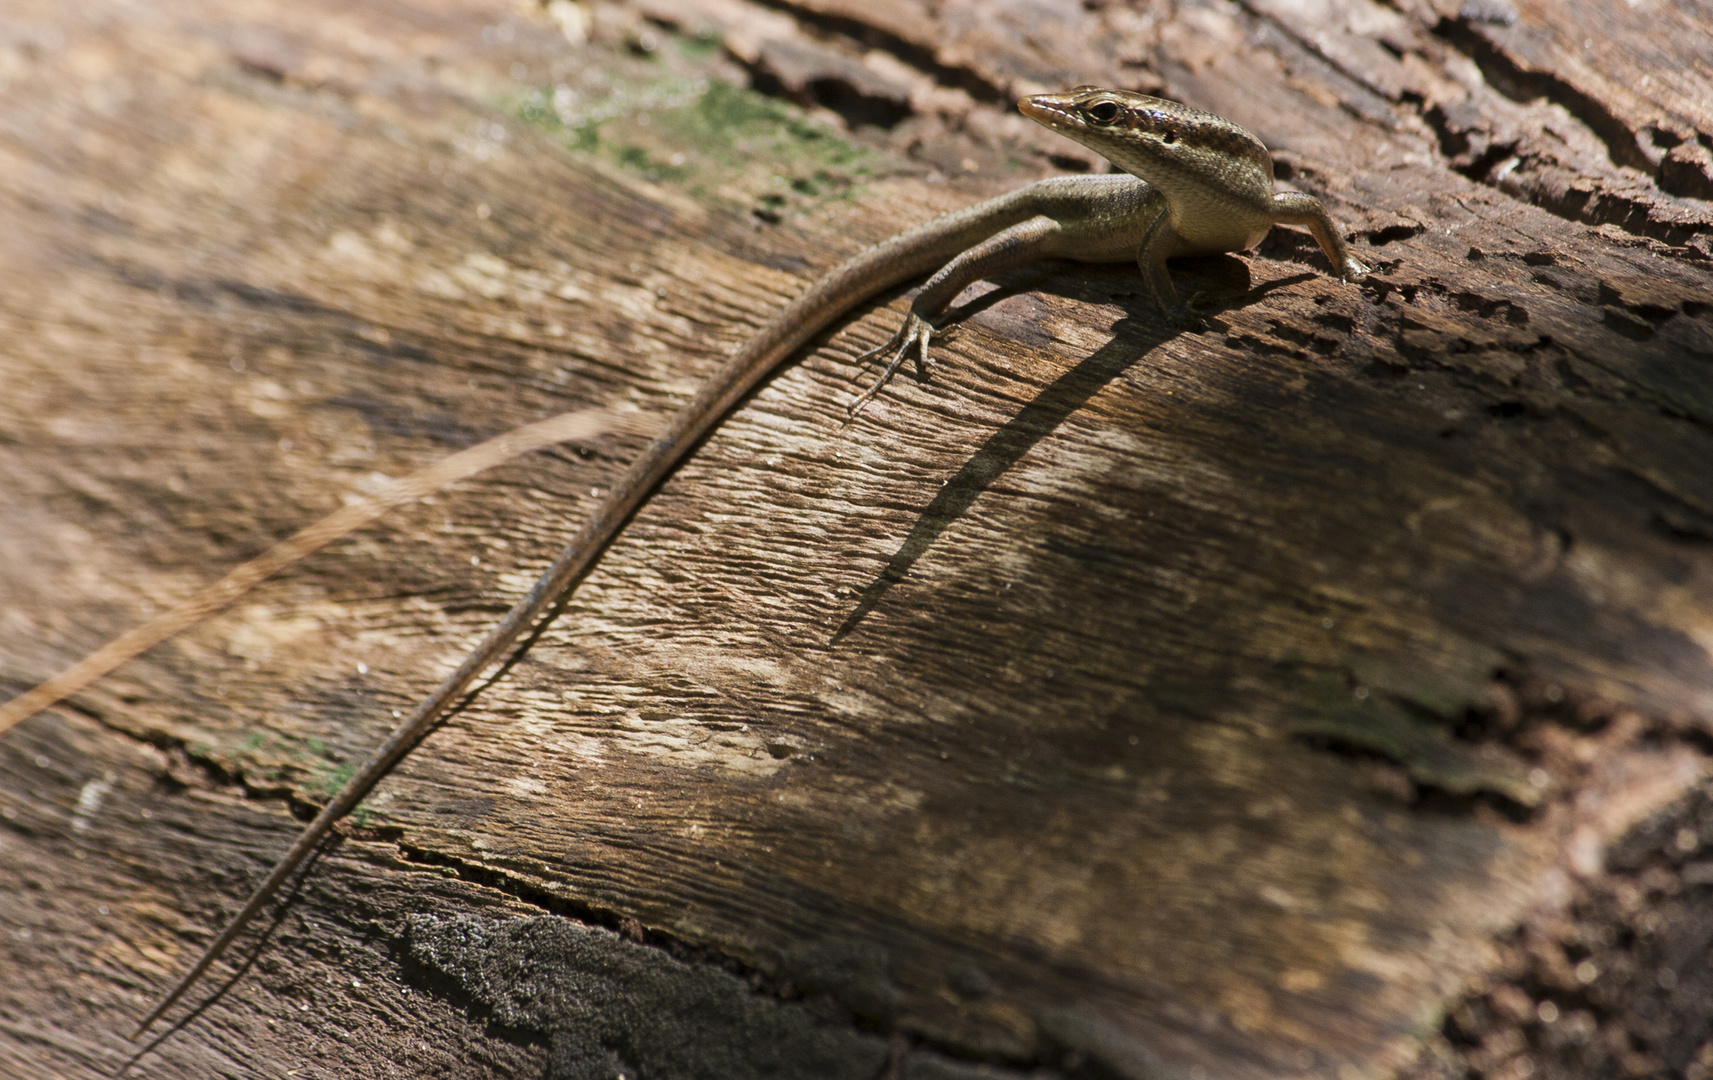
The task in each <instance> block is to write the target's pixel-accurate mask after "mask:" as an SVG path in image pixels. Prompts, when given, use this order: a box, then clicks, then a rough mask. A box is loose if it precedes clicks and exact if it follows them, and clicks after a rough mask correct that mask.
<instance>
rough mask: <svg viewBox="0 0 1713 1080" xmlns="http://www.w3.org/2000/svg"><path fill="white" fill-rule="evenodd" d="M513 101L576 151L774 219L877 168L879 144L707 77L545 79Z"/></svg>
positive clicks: (833, 197) (515, 108) (516, 109)
mask: <svg viewBox="0 0 1713 1080" xmlns="http://www.w3.org/2000/svg"><path fill="white" fill-rule="evenodd" d="M507 105H508V108H509V111H510V112H511V113H512V114H513V115H515V116H516V117H517V118H518V119H519V120H521V121H523V122H524V123H526V124H528V125H529V126H530V127H533V128H535V129H536V130H538V131H541V132H544V133H546V134H549V135H551V136H553V137H555V138H557V139H559V140H560V141H561V142H562V143H563V144H564V145H565V146H566V147H567V148H568V149H570V150H572V151H573V152H576V153H579V154H586V155H589V156H591V157H594V158H597V159H599V160H602V161H604V162H607V163H608V164H612V165H616V166H618V167H619V168H621V169H624V170H626V171H627V172H632V173H635V174H636V175H638V176H640V177H642V178H643V179H645V180H648V181H649V182H650V183H655V184H662V185H668V186H672V187H675V188H679V189H681V190H683V191H685V192H686V193H688V194H689V195H691V196H693V197H695V198H697V199H701V200H707V201H720V202H725V203H728V204H731V205H736V206H739V207H742V208H743V209H745V210H747V211H748V212H750V213H752V214H754V215H755V216H756V217H758V218H760V219H761V220H764V221H769V222H773V221H779V220H782V219H783V218H785V217H788V216H793V215H795V214H799V213H803V212H806V211H808V210H811V209H814V208H816V207H819V206H822V205H825V204H827V203H829V202H832V201H837V200H842V199H846V198H849V197H850V196H851V195H852V193H853V192H854V191H855V190H856V188H857V187H858V185H859V184H860V183H862V182H863V181H864V180H866V179H867V178H868V177H870V176H872V175H873V173H874V161H873V159H874V155H873V154H872V153H870V152H869V151H865V150H863V149H861V148H859V147H856V146H853V145H852V144H851V143H850V142H849V141H847V140H846V139H844V138H843V137H842V136H840V135H839V134H838V133H837V132H835V131H833V130H832V129H830V128H828V127H827V126H825V125H824V124H821V123H818V122H817V121H815V120H814V119H812V118H811V117H809V116H808V115H806V114H805V113H804V112H803V111H802V110H801V109H798V108H796V107H795V106H792V105H789V104H786V103H783V102H779V101H776V100H774V99H772V98H768V97H766V96H764V95H762V94H758V93H756V92H755V91H753V90H748V89H745V88H743V87H738V86H733V85H731V84H729V83H724V82H719V81H715V80H710V79H705V78H683V77H668V78H662V79H659V80H658V81H655V82H651V83H647V84H644V85H641V86H638V87H626V86H614V87H612V88H611V89H610V91H608V92H605V93H602V94H599V95H596V94H591V93H587V92H579V91H576V90H573V89H571V88H569V87H566V86H559V87H553V88H543V89H539V90H533V91H529V92H527V93H524V94H522V95H519V96H518V97H517V98H515V99H513V100H511V101H509V102H508V103H507Z"/></svg>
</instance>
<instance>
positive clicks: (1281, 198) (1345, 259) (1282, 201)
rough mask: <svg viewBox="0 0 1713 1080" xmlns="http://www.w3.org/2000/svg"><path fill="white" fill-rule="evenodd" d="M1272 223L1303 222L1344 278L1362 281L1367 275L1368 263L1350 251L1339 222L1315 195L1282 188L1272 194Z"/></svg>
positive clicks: (1302, 224)
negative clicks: (1339, 230) (1335, 223)
mask: <svg viewBox="0 0 1713 1080" xmlns="http://www.w3.org/2000/svg"><path fill="white" fill-rule="evenodd" d="M1273 224H1275V225H1300V226H1302V227H1303V228H1305V229H1307V230H1308V231H1309V232H1310V233H1312V234H1313V235H1314V238H1315V242H1316V243H1318V244H1319V245H1320V249H1321V250H1322V251H1324V252H1326V257H1327V259H1328V260H1329V261H1330V262H1331V263H1332V272H1333V273H1335V274H1337V275H1338V276H1339V277H1341V278H1343V279H1344V280H1345V281H1361V280H1362V279H1363V278H1365V277H1367V276H1368V267H1366V266H1364V265H1363V264H1362V263H1361V262H1359V261H1358V260H1357V259H1356V257H1355V256H1354V255H1352V254H1350V248H1349V247H1348V246H1346V245H1345V243H1344V237H1343V236H1340V235H1339V232H1338V226H1336V225H1334V224H1333V223H1332V218H1330V217H1329V216H1327V212H1326V207H1324V206H1322V205H1321V202H1320V200H1319V199H1317V198H1315V197H1314V196H1313V195H1304V194H1303V193H1302V192H1300V191H1281V192H1279V193H1278V194H1276V195H1274V196H1273Z"/></svg>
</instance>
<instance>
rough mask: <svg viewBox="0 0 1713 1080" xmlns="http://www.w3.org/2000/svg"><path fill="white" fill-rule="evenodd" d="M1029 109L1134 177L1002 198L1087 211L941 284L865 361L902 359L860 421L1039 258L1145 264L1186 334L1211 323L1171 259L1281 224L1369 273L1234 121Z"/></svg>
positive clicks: (1005, 236)
mask: <svg viewBox="0 0 1713 1080" xmlns="http://www.w3.org/2000/svg"><path fill="white" fill-rule="evenodd" d="M1017 107H1018V109H1020V110H1022V112H1023V115H1024V116H1027V117H1029V118H1030V119H1031V120H1034V121H1035V122H1036V123H1039V124H1041V125H1042V126H1044V127H1048V128H1051V129H1052V130H1054V131H1057V132H1059V133H1060V134H1061V135H1065V136H1068V137H1069V138H1072V139H1075V140H1076V141H1077V142H1080V143H1082V144H1083V145H1084V146H1086V147H1088V148H1089V149H1090V150H1093V151H1095V152H1097V153H1099V154H1100V155H1101V156H1102V157H1104V158H1106V159H1107V160H1108V161H1110V162H1112V163H1113V164H1114V165H1116V166H1118V167H1119V168H1121V169H1123V170H1124V171H1125V173H1127V174H1128V175H1126V176H1079V177H1066V178H1063V179H1059V180H1043V181H1041V182H1040V183H1038V184H1033V185H1031V186H1029V187H1026V188H1024V189H1022V190H1021V191H1019V192H1016V193H1015V194H1013V195H1009V196H1005V197H1003V198H1002V199H999V200H995V202H1002V201H1004V200H1005V199H1021V198H1028V197H1030V196H1031V195H1034V196H1035V197H1038V198H1043V199H1048V198H1051V196H1048V194H1047V193H1048V192H1049V191H1051V192H1052V193H1054V195H1056V196H1058V197H1060V198H1063V199H1065V200H1066V201H1067V202H1069V203H1077V202H1080V203H1081V204H1082V205H1083V207H1084V209H1082V211H1081V212H1080V213H1078V212H1071V213H1066V212H1065V211H1064V210H1062V209H1057V208H1056V206H1054V205H1051V204H1048V205H1043V206H1042V208H1041V211H1040V213H1041V217H1039V218H1032V219H1030V220H1027V221H1024V222H1022V223H1020V224H1018V225H1015V226H1013V227H1011V228H1009V229H1007V230H1005V231H1004V232H1001V233H999V234H997V235H995V236H993V237H990V238H989V239H988V240H986V241H984V242H983V243H981V244H979V245H977V246H975V247H972V248H970V249H969V250H968V251H965V252H964V253H963V254H962V255H959V256H958V257H957V258H956V259H953V260H952V261H951V262H950V263H948V264H947V265H946V266H945V267H944V268H943V269H941V271H940V272H939V273H938V274H935V275H934V276H933V277H932V278H931V279H929V281H928V284H927V286H926V287H924V288H923V290H922V291H921V292H920V293H919V294H917V297H916V301H915V303H913V304H912V305H911V308H910V314H909V315H907V316H906V317H905V320H904V325H903V326H902V327H900V328H899V330H898V333H896V334H895V335H893V337H892V340H891V341H889V342H887V343H886V344H885V345H882V346H880V347H879V348H877V349H873V350H870V351H869V352H868V353H866V354H864V356H863V359H865V360H866V359H867V358H868V357H870V356H874V355H876V354H882V353H891V354H892V359H891V360H890V362H889V363H888V364H887V366H886V370H885V371H884V372H883V373H882V374H881V376H880V378H879V380H877V381H876V382H875V384H874V385H873V386H872V387H870V388H869V390H868V392H867V393H865V394H863V396H862V397H860V398H858V399H857V400H856V402H855V403H853V404H852V406H851V410H850V411H851V415H852V416H855V415H856V413H857V412H858V410H860V409H861V408H862V407H863V406H864V405H866V404H868V402H869V401H870V400H871V399H872V398H873V397H874V396H875V395H876V394H878V393H879V392H880V388H881V387H882V386H884V385H885V384H886V381H887V380H888V379H890V378H891V377H892V374H893V372H895V371H897V370H898V365H899V364H901V363H902V362H903V361H904V358H905V356H906V355H908V354H909V352H910V351H911V349H912V347H914V348H915V350H916V355H917V366H918V369H919V370H922V371H926V370H927V368H928V366H929V359H928V342H929V340H930V339H931V338H932V337H933V332H934V322H933V320H934V316H935V315H937V314H939V313H940V312H941V311H942V310H944V309H945V308H946V307H947V306H948V305H949V304H950V303H951V302H952V300H953V299H954V298H955V297H956V296H957V294H958V293H960V292H962V291H963V289H964V286H966V285H969V284H970V283H972V282H974V281H977V280H979V279H981V278H984V277H988V276H990V275H992V274H996V273H998V272H1000V271H1002V270H1008V269H1012V268H1013V267H1017V266H1021V265H1023V264H1024V263H1028V262H1033V261H1034V260H1036V259H1048V258H1068V259H1076V260H1079V261H1081V262H1122V261H1124V260H1125V259H1129V258H1135V259H1136V262H1137V265H1138V266H1139V267H1140V268H1141V270H1142V276H1143V277H1144V278H1145V279H1146V280H1147V282H1148V287H1149V291H1150V292H1151V293H1153V295H1154V299H1155V302H1156V303H1158V304H1159V306H1160V313H1161V314H1162V315H1163V316H1164V317H1165V318H1166V321H1167V322H1168V323H1170V324H1172V325H1174V326H1193V325H1196V324H1198V323H1199V322H1200V319H1199V318H1198V317H1197V316H1196V315H1195V313H1194V312H1192V311H1191V310H1190V309H1189V308H1188V307H1186V306H1185V305H1184V304H1183V303H1182V302H1181V301H1180V300H1179V299H1178V291H1177V289H1176V288H1175V287H1174V286H1173V285H1172V277H1171V275H1170V274H1169V273H1167V271H1166V260H1167V259H1169V258H1172V257H1174V256H1177V255H1217V254H1219V253H1221V252H1226V251H1244V250H1247V249H1248V248H1252V247H1254V246H1255V245H1256V244H1259V243H1260V242H1261V238H1262V237H1264V236H1266V235H1267V230H1268V229H1271V228H1272V227H1273V226H1274V225H1300V226H1302V227H1304V228H1306V229H1308V230H1309V232H1311V233H1312V234H1313V235H1314V238H1315V240H1316V241H1317V242H1318V243H1319V244H1320V247H1321V250H1322V251H1324V252H1326V257H1327V259H1329V260H1330V261H1331V262H1332V265H1333V267H1334V269H1335V270H1336V271H1337V273H1338V276H1339V277H1340V278H1342V279H1344V280H1345V281H1361V280H1362V279H1363V278H1364V277H1366V276H1367V275H1368V268H1367V267H1366V266H1364V265H1362V264H1361V263H1360V262H1358V261H1357V260H1356V259H1355V257H1354V256H1352V255H1351V254H1350V249H1349V248H1348V247H1346V246H1345V243H1344V238H1343V237H1342V236H1341V235H1340V234H1339V231H1338V228H1337V227H1336V226H1335V225H1333V223H1332V219H1331V218H1330V217H1328V216H1327V213H1326V208H1325V207H1323V206H1322V205H1321V204H1320V200H1318V199H1316V198H1314V197H1313V196H1309V195H1303V194H1301V193H1299V192H1294V191H1293V192H1278V193H1275V192H1274V191H1273V156H1272V155H1271V154H1269V153H1268V152H1267V148H1266V147H1265V146H1263V145H1262V144H1261V140H1260V139H1257V138H1256V137H1255V136H1253V135H1251V134H1250V133H1249V132H1248V131H1245V130H1244V129H1243V128H1241V127H1239V126H1238V125H1236V124H1234V123H1232V122H1231V121H1230V120H1227V119H1225V118H1224V117H1223V116H1215V115H1214V114H1213V113H1207V112H1202V111H1201V110H1200V109H1192V108H1190V107H1189V106H1188V105H1180V104H1179V103H1178V102H1175V101H1166V100H1165V99H1163V98H1156V97H1149V96H1147V95H1146V94H1133V93H1130V92H1128V91H1125V90H1103V89H1101V88H1100V87H1097V86H1079V87H1077V88H1076V89H1075V90H1067V91H1065V92H1064V93H1059V94H1036V95H1034V96H1033V97H1026V98H1024V99H1023V100H1022V101H1019V102H1018V103H1017Z"/></svg>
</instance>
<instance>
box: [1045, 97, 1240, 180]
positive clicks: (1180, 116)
mask: <svg viewBox="0 0 1713 1080" xmlns="http://www.w3.org/2000/svg"><path fill="white" fill-rule="evenodd" d="M1017 108H1018V109H1019V110H1020V111H1021V112H1022V113H1023V115H1024V116H1027V117H1028V118H1029V119H1031V120H1033V121H1035V122H1036V123H1038V124H1041V125H1043V126H1045V127H1048V128H1051V129H1052V130H1054V131H1057V132H1059V133H1060V134H1061V135H1065V136H1068V137H1070V138H1072V139H1075V140H1076V141H1077V142H1080V143H1082V144H1083V145H1084V146H1086V147H1088V148H1089V149H1091V150H1094V151H1096V152H1098V153H1099V154H1100V155H1101V156H1102V157H1104V158H1106V159H1107V160H1108V161H1110V162H1112V163H1113V164H1114V165H1117V166H1118V167H1119V168H1121V169H1123V170H1124V171H1125V172H1128V173H1131V174H1133V175H1135V176H1140V177H1141V178H1142V179H1144V180H1147V181H1149V182H1150V183H1154V184H1169V183H1170V180H1171V178H1172V177H1173V176H1176V175H1180V174H1182V173H1185V172H1192V173H1193V172H1203V173H1205V172H1207V171H1208V168H1209V167H1210V165H1217V164H1218V163H1220V162H1225V163H1237V162H1246V163H1252V164H1254V165H1255V166H1256V167H1257V168H1259V169H1260V170H1261V176H1263V177H1265V180H1266V183H1267V185H1268V186H1269V187H1271V185H1272V179H1273V158H1272V155H1270V154H1268V153H1267V148H1266V147H1265V146H1263V145H1262V143H1261V140H1260V139H1257V138H1256V137H1255V136H1253V135H1251V134H1249V132H1247V131H1245V130H1244V129H1243V128H1241V127H1239V126H1237V125H1236V124H1234V123H1232V122H1231V121H1230V120H1227V119H1225V118H1224V117H1222V116H1215V115H1214V114H1213V113H1208V112H1202V111H1201V110H1200V109H1192V108H1190V107H1189V106H1188V105H1182V104H1179V103H1178V102H1176V101H1167V100H1166V99H1165V98H1157V97H1149V96H1148V95H1147V94H1133V93H1131V92H1130V91H1128V90H1107V89H1104V88H1102V87H1099V86H1079V87H1077V88H1076V89H1074V90H1065V91H1062V92H1060V93H1056V94H1033V95H1031V96H1029V97H1026V98H1024V99H1023V100H1022V101H1019V102H1018V103H1017ZM1215 171H1216V173H1223V172H1225V171H1226V170H1225V169H1223V168H1220V169H1217V170H1215Z"/></svg>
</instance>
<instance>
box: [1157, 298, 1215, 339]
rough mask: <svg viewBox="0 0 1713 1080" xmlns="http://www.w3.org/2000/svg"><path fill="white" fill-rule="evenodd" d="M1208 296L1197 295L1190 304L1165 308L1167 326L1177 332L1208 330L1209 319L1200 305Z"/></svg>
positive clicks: (1191, 299)
mask: <svg viewBox="0 0 1713 1080" xmlns="http://www.w3.org/2000/svg"><path fill="white" fill-rule="evenodd" d="M1206 295H1207V294H1206V293H1196V294H1195V295H1194V296H1192V297H1190V302H1189V303H1187V304H1173V305H1172V306H1171V307H1168V308H1164V309H1163V313H1164V315H1165V317H1166V325H1167V326H1170V327H1172V328H1173V329H1175V330H1206V329H1207V319H1206V317H1205V316H1204V315H1203V313H1202V308H1201V305H1200V304H1199V301H1200V300H1202V299H1203V298H1204V297H1205V296H1206Z"/></svg>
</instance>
